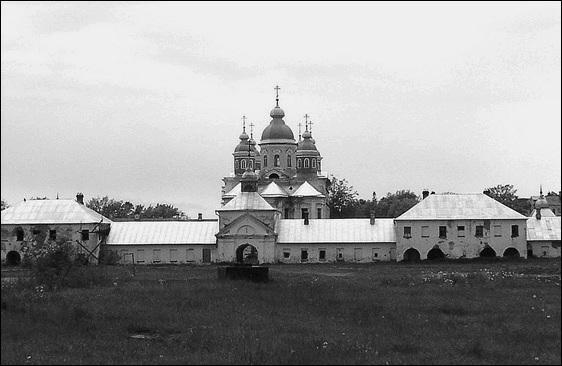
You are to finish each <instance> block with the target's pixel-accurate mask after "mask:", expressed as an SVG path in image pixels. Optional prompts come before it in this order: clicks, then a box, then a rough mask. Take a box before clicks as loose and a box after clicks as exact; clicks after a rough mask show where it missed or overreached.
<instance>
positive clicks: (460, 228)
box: [457, 226, 464, 238]
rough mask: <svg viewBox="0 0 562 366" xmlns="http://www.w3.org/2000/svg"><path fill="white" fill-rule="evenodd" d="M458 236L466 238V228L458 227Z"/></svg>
mask: <svg viewBox="0 0 562 366" xmlns="http://www.w3.org/2000/svg"><path fill="white" fill-rule="evenodd" d="M457 236H458V237H459V238H464V226H457Z"/></svg>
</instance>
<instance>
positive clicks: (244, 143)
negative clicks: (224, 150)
mask: <svg viewBox="0 0 562 366" xmlns="http://www.w3.org/2000/svg"><path fill="white" fill-rule="evenodd" d="M248 143H249V142H248V134H246V132H245V131H244V132H242V134H241V135H240V143H239V144H238V146H236V148H235V149H234V152H239V151H248Z"/></svg>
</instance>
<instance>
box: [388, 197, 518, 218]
mask: <svg viewBox="0 0 562 366" xmlns="http://www.w3.org/2000/svg"><path fill="white" fill-rule="evenodd" d="M470 219H480V220H484V219H496V220H498V219H526V217H525V216H523V215H521V214H520V213H519V212H517V211H515V210H513V209H511V208H509V207H507V206H505V205H503V204H501V203H500V202H498V201H496V200H495V199H493V198H491V197H489V196H487V195H485V194H483V193H472V194H470V193H469V194H454V193H453V194H451V193H446V194H432V195H429V196H428V197H427V198H425V199H423V200H422V201H421V202H420V203H418V204H417V205H415V206H414V207H412V208H411V209H409V210H408V211H406V212H405V213H403V214H402V215H401V216H399V217H397V218H396V220H397V221H399V220H470Z"/></svg>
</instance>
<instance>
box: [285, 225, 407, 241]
mask: <svg viewBox="0 0 562 366" xmlns="http://www.w3.org/2000/svg"><path fill="white" fill-rule="evenodd" d="M276 232H277V233H278V237H277V242H278V243H279V244H284V243H286V244H289V243H342V244H344V243H394V242H396V237H395V235H394V220H393V219H376V220H375V224H374V225H371V224H370V219H311V220H309V224H308V225H305V224H304V220H300V219H286V220H279V221H278V222H277V227H276Z"/></svg>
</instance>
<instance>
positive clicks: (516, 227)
mask: <svg viewBox="0 0 562 366" xmlns="http://www.w3.org/2000/svg"><path fill="white" fill-rule="evenodd" d="M518 236H519V225H511V237H512V238H516V237H518Z"/></svg>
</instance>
